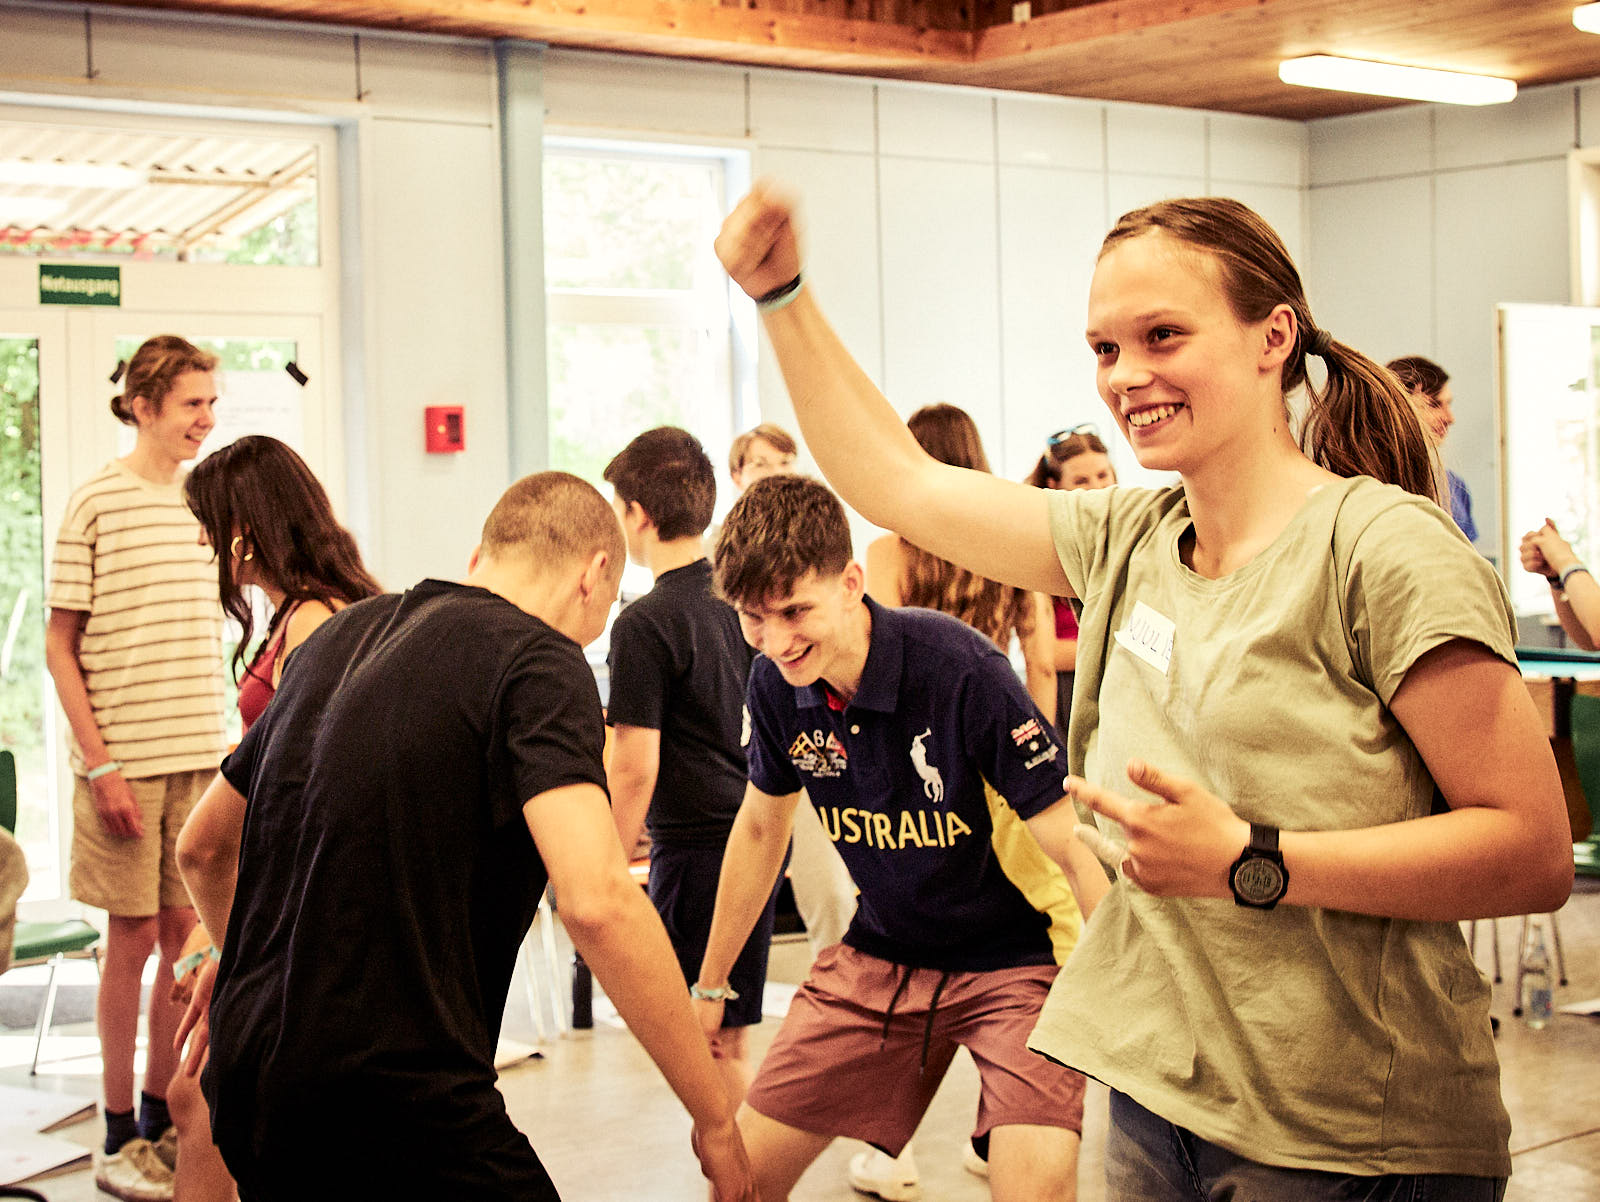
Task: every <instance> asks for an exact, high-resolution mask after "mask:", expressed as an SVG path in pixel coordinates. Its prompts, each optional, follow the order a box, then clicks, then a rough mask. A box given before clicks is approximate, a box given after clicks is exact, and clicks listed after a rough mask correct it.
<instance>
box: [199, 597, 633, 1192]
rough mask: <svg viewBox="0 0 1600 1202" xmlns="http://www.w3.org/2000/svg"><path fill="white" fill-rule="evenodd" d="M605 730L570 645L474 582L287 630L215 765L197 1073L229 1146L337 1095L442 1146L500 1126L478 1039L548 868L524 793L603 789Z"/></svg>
mask: <svg viewBox="0 0 1600 1202" xmlns="http://www.w3.org/2000/svg"><path fill="white" fill-rule="evenodd" d="M604 733H605V732H604V726H603V725H602V718H601V712H600V699H599V695H598V692H597V690H596V688H595V683H594V677H593V675H592V673H591V672H590V670H589V668H588V666H587V665H586V664H585V662H584V659H583V654H582V652H581V650H580V649H579V647H578V646H577V644H576V643H574V642H572V640H570V639H568V638H567V637H565V636H564V635H562V634H560V633H559V632H557V631H555V630H553V629H552V628H550V627H549V626H547V625H546V624H545V623H543V622H541V621H539V620H538V619H537V618H534V617H531V616H530V615H528V614H526V613H524V612H523V611H522V610H520V609H518V608H516V607H515V606H514V605H512V604H511V603H510V602H508V601H506V600H504V599H503V598H501V597H498V596H496V595H495V594H493V593H490V592H487V591H485V590H482V589H477V588H470V587H467V586H464V585H459V584H450V583H445V582H442V581H436V580H428V581H424V582H423V583H421V584H419V585H418V586H417V587H416V588H414V589H411V590H410V591H409V592H407V593H405V594H404V595H402V596H383V597H375V598H373V599H371V600H368V601H363V602H361V603H360V604H357V605H352V606H350V607H348V608H347V609H344V610H342V611H341V612H340V613H338V614H336V615H335V616H334V617H332V618H331V619H329V620H328V621H327V622H326V623H324V624H323V625H322V627H320V628H319V629H318V630H317V631H316V633H314V634H313V635H312V636H311V637H310V638H309V639H307V640H306V642H305V643H304V644H303V645H302V646H301V647H300V649H299V650H298V651H297V652H296V653H295V655H294V656H293V657H292V658H291V660H290V661H289V664H288V665H287V668H286V671H285V672H284V676H283V682H282V684H281V685H280V687H279V689H278V693H277V695H276V696H275V697H274V699H273V703H272V705H270V706H269V707H268V708H267V710H266V712H265V713H264V714H263V715H262V717H261V719H260V720H259V721H258V722H257V723H256V724H255V725H254V726H252V727H251V728H250V732H249V734H247V735H246V736H245V739H244V741H243V742H242V743H241V744H240V745H239V748H238V750H237V751H235V752H234V753H233V754H232V755H230V756H229V757H228V758H227V760H225V761H224V763H223V765H222V771H223V775H224V776H226V777H227V779H228V780H229V782H230V783H231V784H232V785H233V786H234V787H235V788H236V789H238V790H239V791H240V792H241V793H243V794H244V795H245V796H246V797H247V798H248V808H247V810H246V814H245V824H244V834H243V845H242V848H241V852H240V857H239V881H238V889H237V892H236V894H235V899H234V905H233V911H232V916H231V918H230V920H229V923H228V931H227V937H226V940H225V941H224V944H223V948H224V951H223V958H222V963H221V965H220V966H219V972H218V977H217V985H216V992H215V995H214V997H213V1001H212V1007H211V1031H212V1036H211V1039H212V1043H211V1062H210V1067H209V1069H208V1070H207V1074H206V1080H205V1084H206V1089H207V1093H208V1096H209V1098H210V1100H211V1104H212V1123H213V1127H214V1131H215V1135H216V1139H217V1143H218V1145H219V1146H220V1147H221V1148H222V1149H223V1150H224V1152H225V1153H226V1154H228V1156H229V1159H230V1161H231V1160H232V1159H233V1157H234V1155H241V1156H248V1157H254V1158H260V1157H264V1156H281V1155H283V1154H285V1153H286V1151H292V1150H293V1147H294V1146H295V1145H294V1141H295V1140H296V1139H297V1138H298V1137H300V1136H301V1135H302V1134H303V1133H305V1131H306V1127H307V1122H308V1117H309V1116H311V1115H326V1114H328V1113H330V1112H334V1111H336V1110H337V1109H338V1108H339V1107H340V1106H344V1107H346V1108H348V1111H349V1113H350V1114H351V1115H352V1116H359V1117H360V1119H362V1120H364V1121H365V1122H366V1123H367V1124H368V1125H369V1126H372V1127H374V1128H375V1129H377V1130H384V1129H386V1125H388V1124H393V1125H394V1126H393V1128H392V1129H393V1130H395V1131H398V1132H404V1133H406V1138H407V1139H408V1140H411V1141H414V1142H413V1145H412V1146H414V1147H416V1148H419V1149H421V1148H423V1147H425V1146H427V1145H428V1144H436V1145H442V1148H441V1151H440V1152H439V1153H438V1154H437V1156H438V1158H441V1159H442V1158H444V1157H446V1156H448V1155H450V1154H451V1152H450V1151H448V1150H450V1149H453V1150H454V1152H455V1153H459V1151H460V1149H461V1146H462V1144H463V1143H464V1142H465V1143H467V1144H469V1145H471V1144H472V1143H473V1141H477V1144H478V1146H482V1144H483V1143H484V1142H485V1141H487V1140H489V1139H491V1137H492V1138H494V1139H504V1138H506V1137H507V1133H508V1132H511V1133H512V1134H514V1132H512V1129H511V1127H510V1121H509V1119H507V1118H505V1112H504V1103H503V1101H502V1100H501V1097H500V1095H499V1093H498V1092H497V1091H496V1090H495V1089H494V1081H495V1070H494V1066H493V1055H494V1048H495V1043H496V1040H497V1038H498V1035H499V1027H500V1019H501V1014H502V1012H503V1010H504V1008H505V1000H506V991H507V988H508V986H509V984H510V980H511V973H512V968H513V966H514V964H515V962H516V955H517V950H518V948H519V946H520V945H521V942H522V940H523V938H524V936H525V935H526V933H527V929H528V927H529V925H530V923H531V922H532V920H533V916H534V914H535V912H536V909H537V906H538V900H539V897H540V895H541V894H542V893H543V891H544V887H545V883H546V873H545V868H544V865H543V863H542V861H541V860H540V858H539V855H538V852H537V850H536V849H535V847H534V843H533V839H532V836H531V835H530V834H529V833H528V828H527V824H526V822H525V820H524V818H523V814H522V807H523V805H524V803H525V802H527V801H528V800H529V799H531V798H533V797H535V796H537V795H538V794H541V793H544V792H546V791H548V790H551V789H555V788H559V787H561V786H564V785H571V784H577V783H584V782H587V783H592V784H598V785H601V786H602V787H604V781H605V775H604V770H603V768H602V764H601V751H602V748H603V745H604ZM419 1131H420V1132H425V1133H427V1134H420V1135H419V1134H417V1133H418V1132H419ZM486 1132H487V1133H488V1134H485V1133H486ZM441 1136H442V1138H441ZM520 1142H521V1144H522V1146H523V1147H526V1141H525V1140H522V1141H520ZM368 1152H369V1149H365V1148H360V1147H357V1148H352V1150H351V1155H352V1156H355V1157H358V1158H359V1157H361V1156H365V1155H367V1154H368ZM430 1155H432V1154H431V1153H430Z"/></svg>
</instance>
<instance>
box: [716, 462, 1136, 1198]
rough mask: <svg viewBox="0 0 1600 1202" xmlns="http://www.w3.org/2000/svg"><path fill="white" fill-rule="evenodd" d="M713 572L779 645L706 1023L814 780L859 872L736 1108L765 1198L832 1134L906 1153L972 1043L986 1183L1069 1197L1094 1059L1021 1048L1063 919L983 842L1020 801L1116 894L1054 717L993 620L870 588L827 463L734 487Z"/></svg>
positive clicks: (1060, 858)
mask: <svg viewBox="0 0 1600 1202" xmlns="http://www.w3.org/2000/svg"><path fill="white" fill-rule="evenodd" d="M716 582H717V588H718V591H719V592H720V593H721V594H722V595H723V596H724V597H725V598H726V599H727V600H728V601H729V602H730V603H731V604H732V605H733V606H734V608H735V610H736V611H737V612H738V614H739V620H740V624H741V626H742V627H743V631H744V636H745V638H746V639H747V640H748V641H749V642H750V644H751V645H752V646H754V647H755V648H756V649H757V650H758V651H760V652H762V653H763V654H762V655H761V656H760V657H758V658H757V660H756V662H755V666H754V668H753V669H752V671H751V675H750V687H749V691H748V693H747V697H746V709H747V714H748V734H749V739H748V747H747V752H748V760H749V775H750V781H749V785H748V787H747V788H746V791H745V797H744V802H743V804H742V805H741V807H740V810H739V816H738V819H737V820H736V822H735V824H734V829H733V834H732V836H731V837H730V839H729V842H728V850H727V853H726V855H725V856H724V858H723V866H722V874H721V879H720V881H719V884H718V891H717V908H716V917H715V919H714V920H713V922H712V926H711V936H710V940H709V942H708V945H707V949H706V955H705V960H704V962H703V963H702V965H701V969H700V976H699V979H698V980H697V981H696V983H695V985H694V986H693V987H692V989H691V992H692V993H693V994H694V996H695V997H696V999H697V1007H698V1009H699V1011H700V1016H701V1025H702V1027H704V1028H705V1029H706V1030H708V1031H715V1030H716V1029H717V1024H718V1023H719V1022H720V1017H721V1010H722V1004H723V1000H724V998H725V997H728V996H730V995H729V993H728V988H727V982H728V972H729V968H730V966H731V965H732V963H733V961H734V958H735V957H736V956H737V954H738V949H739V946H740V944H741V943H742V942H743V939H744V936H745V934H746V933H747V932H748V931H749V930H750V929H751V927H752V925H753V924H754V922H755V919H756V916H757V914H758V913H759V912H760V909H761V906H762V904H763V903H764V901H765V899H766V896H767V893H768V891H770V889H771V887H772V882H773V880H774V878H775V876H776V874H777V872H778V871H779V868H780V866H781V864H782V861H783V855H784V850H785V848H786V846H787V844H788V839H789V824H790V820H791V816H792V814H793V811H794V806H795V800H796V796H797V795H798V793H799V791H800V790H801V789H802V788H805V789H807V790H809V792H810V796H811V800H812V802H813V803H814V804H815V805H816V808H817V812H818V814H819V815H820V816H821V818H822V822H823V826H824V827H825V828H826V830H827V832H828V834H829V836H830V837H831V838H832V839H833V840H834V842H835V844H836V845H837V846H838V848H839V851H840V853H841V854H842V855H843V857H844V860H845V863H846V864H847V865H848V866H849V868H850V872H851V875H852V876H853V877H854V878H855V880H856V883H857V885H858V887H859V888H860V890H861V897H860V905H859V908H858V909H857V911H856V917H855V919H854V921H853V922H852V923H851V925H850V929H849V931H848V932H847V933H846V934H845V938H844V942H843V943H842V944H839V945H836V946H835V947H833V948H830V949H828V950H826V951H825V952H824V953H823V954H822V955H821V956H819V957H818V959H817V961H816V963H815V964H814V965H813V967H812V971H811V975H810V977H809V978H808V979H807V981H806V983H805V985H804V986H803V987H802V988H801V989H800V991H799V993H797V994H796V996H795V1001H794V1005H793V1006H792V1007H791V1009H790V1011H789V1015H788V1018H787V1019H785V1021H784V1025H783V1029H782V1030H781V1031H780V1032H779V1033H778V1036H777V1039H776V1040H775V1041H774V1043H773V1045H772V1048H771V1050H770V1051H769V1052H768V1053H767V1057H766V1059H765V1061H764V1062H763V1063H762V1066H761V1069H760V1071H759V1073H758V1074H757V1076H756V1079H755V1082H754V1084H753V1085H752V1086H751V1089H750V1093H749V1096H748V1098H747V1099H746V1104H745V1106H744V1108H743V1109H742V1110H741V1111H740V1118H739V1123H740V1128H741V1130H742V1131H743V1133H744V1137H745V1142H746V1146H747V1148H748V1149H749V1152H750V1159H751V1165H752V1167H753V1168H754V1170H755V1173H756V1180H757V1183H758V1186H759V1188H760V1192H761V1196H762V1198H763V1199H766V1202H781V1199H784V1198H787V1197H788V1196H789V1191H790V1190H791V1189H792V1188H793V1186H794V1183H795V1182H796V1181H797V1180H798V1179H799V1177H800V1175H801V1173H803V1172H804V1171H805V1169H806V1167H807V1166H808V1165H809V1164H810V1163H811V1162H812V1161H813V1160H815V1159H816V1157H817V1156H818V1155H820V1154H821V1152H822V1150H823V1149H824V1148H825V1147H826V1146H827V1145H828V1144H829V1143H830V1142H831V1141H832V1140H833V1139H834V1138H835V1137H837V1136H849V1137H852V1138H855V1139H861V1140H865V1141H866V1142H867V1143H870V1144H873V1145H875V1146H877V1147H879V1148H882V1149H883V1150H884V1151H886V1152H888V1153H889V1154H890V1155H895V1154H897V1153H898V1152H899V1151H900V1149H901V1148H902V1147H903V1146H904V1145H905V1143H906V1141H907V1140H908V1139H910V1137H911V1134H912V1132H913V1131H914V1130H915V1129H916V1126H917V1123H918V1121H919V1120H920V1119H921V1117H922V1114H923V1112H924V1111H925V1110H926V1108H927V1106H928V1103H929V1102H930V1101H931V1100H932V1098H933V1095H934V1092H935V1091H936V1090H937V1088H938V1085H939V1081H940V1079H941V1078H942V1077H943V1075H944V1072H945V1070H946V1068H947V1067H948V1066H949V1063H950V1060H951V1058H952V1057H953V1056H954V1054H955V1050H956V1048H957V1047H958V1046H965V1047H966V1048H967V1049H968V1050H969V1051H970V1052H971V1054H972V1057H973V1060H974V1061H975V1062H976V1063H977V1065H978V1072H979V1077H980V1080H981V1093H980V1098H979V1103H978V1114H977V1119H976V1123H975V1126H974V1131H973V1135H974V1138H975V1139H977V1140H979V1141H983V1140H985V1139H987V1140H988V1143H989V1166H990V1178H989V1180H990V1188H991V1190H992V1192H993V1195H994V1197H995V1198H997V1199H1000V1200H1001V1202H1009V1200H1012V1199H1021V1198H1024V1197H1026V1198H1035V1197H1050V1198H1061V1199H1071V1198H1073V1197H1074V1196H1075V1195H1076V1178H1077V1157H1078V1142H1079V1135H1080V1133H1081V1130H1082V1118H1083V1088H1084V1081H1083V1077H1082V1076H1081V1075H1079V1074H1078V1073H1076V1072H1073V1071H1072V1070H1070V1069H1067V1068H1064V1067H1062V1066H1061V1065H1058V1064H1054V1063H1052V1062H1050V1061H1047V1060H1045V1059H1043V1058H1042V1057H1040V1056H1037V1055H1035V1054H1034V1053H1032V1052H1029V1051H1028V1050H1027V1047H1026V1041H1027V1038H1028V1035H1029V1033H1030V1032H1031V1031H1032V1029H1033V1025H1034V1022H1035V1020H1036V1018H1037V1016H1038V1013H1039V1009H1040V1007H1041V1006H1042V1005H1043V1003H1044V998H1045V994H1046V993H1047V992H1048V990H1049V987H1050V983H1051V981H1052V980H1053V979H1054V977H1055V974H1056V969H1057V966H1058V965H1057V958H1056V953H1055V949H1054V947H1053V944H1052V939H1051V931H1050V920H1049V918H1048V917H1046V916H1045V915H1044V914H1043V913H1041V912H1040V911H1039V910H1037V909H1036V908H1034V906H1032V905H1031V904H1030V903H1029V902H1028V900H1027V898H1025V897H1024V896H1023V894H1022V893H1021V892H1020V891H1019V890H1018V889H1017V887H1016V886H1015V885H1013V884H1012V882H1011V879H1010V878H1009V877H1008V875H1007V873H1006V871H1005V867H1004V866H1003V864H1002V863H1001V859H1000V857H999V856H998V855H997V854H996V850H995V847H994V845H993V843H992V842H991V838H992V835H993V831H994V824H993V821H992V818H991V812H992V811H991V807H992V806H998V805H1006V804H1009V805H1010V806H1011V807H1012V808H1013V809H1014V810H1015V811H1016V812H1017V813H1018V814H1019V815H1021V817H1022V818H1024V819H1025V820H1026V821H1027V824H1028V827H1029V829H1030V830H1031V831H1032V833H1033V836H1034V838H1035V840H1037V843H1038V848H1035V849H1034V850H1035V851H1036V852H1038V849H1039V848H1042V849H1043V852H1040V853H1039V854H1044V853H1048V854H1049V856H1050V858H1052V859H1054V860H1055V861H1056V862H1057V863H1058V864H1059V865H1060V866H1061V868H1062V869H1063V870H1064V871H1065V872H1066V875H1067V879H1068V881H1069V883H1070V884H1071V885H1072V887H1073V891H1074V893H1075V894H1076V895H1077V898H1078V903H1079V906H1080V908H1081V909H1082V910H1083V912H1084V913H1085V914H1086V915H1087V914H1088V913H1089V912H1090V911H1091V910H1092V908H1093V906H1094V905H1095V903H1096V902H1097V901H1098V900H1099V897H1100V895H1101V894H1102V893H1103V892H1104V891H1105V889H1106V877H1105V875H1104V873H1103V871H1102V870H1101V868H1100V866H1099V864H1098V862H1097V861H1096V860H1095V858H1094V856H1093V855H1092V854H1090V853H1089V851H1088V849H1087V848H1085V847H1083V845H1082V844H1080V843H1079V842H1078V841H1077V840H1076V839H1074V838H1073V835H1072V831H1073V827H1074V826H1075V825H1076V816H1075V812H1074V810H1073V807H1072V806H1071V805H1070V804H1064V803H1066V798H1065V796H1064V785H1063V780H1064V777H1065V776H1066V757H1065V755H1064V754H1063V753H1062V751H1061V749H1060V748H1059V747H1058V746H1057V745H1056V742H1055V739H1054V737H1053V734H1052V733H1051V730H1050V727H1049V724H1048V722H1046V721H1045V719H1044V718H1043V716H1042V715H1041V714H1040V713H1039V711H1038V710H1037V709H1036V708H1035V706H1034V705H1033V702H1032V701H1031V700H1030V699H1029V697H1028V694H1027V691H1026V690H1025V689H1024V688H1023V687H1022V684H1021V682H1020V681H1019V680H1018V679H1017V677H1016V674H1015V673H1014V672H1013V671H1012V669H1011V665H1010V663H1009V662H1008V661H1007V660H1006V658H1005V656H1003V655H1002V654H1001V653H1000V652H999V651H998V650H997V649H996V648H995V646H994V644H993V643H991V642H990V641H989V640H988V639H986V638H984V637H983V636H982V635H980V634H978V633H977V632H976V631H974V630H972V629H971V628H970V627H968V626H966V625H964V624H963V623H961V622H959V621H957V620H956V619H954V618H951V617H948V616H946V615H943V614H937V613H934V612H932V611H929V610H918V609H908V610H890V609H884V608H883V607H881V606H879V605H877V604H876V603H875V602H873V601H872V600H870V599H869V598H867V597H866V595H865V588H864V575H863V572H862V569H861V565H860V564H858V563H856V562H854V561H853V560H852V559H851V552H850V533H849V527H848V525H847V523H846V520H845V514H844V508H843V506H842V505H841V504H840V503H839V500H838V498H836V497H835V496H834V495H833V494H832V493H831V492H830V491H828V489H827V488H826V487H825V486H823V485H822V484H820V483H818V482H817V481H815V480H810V479H806V478H804V477H798V476H776V477H772V478H769V479H766V480H762V481H760V482H759V483H757V484H756V485H754V486H753V487H752V488H751V489H750V490H749V491H748V492H747V493H746V494H745V495H744V497H743V498H741V499H740V501H739V503H738V504H737V505H735V506H734V508H733V511H732V512H731V513H730V514H729V515H728V519H727V522H726V523H725V524H724V526H723V529H722V535H721V537H720V539H719V540H718V542H717V549H716ZM1002 798H1003V799H1004V800H1001V799H1002Z"/></svg>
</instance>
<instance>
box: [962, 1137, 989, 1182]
mask: <svg viewBox="0 0 1600 1202" xmlns="http://www.w3.org/2000/svg"><path fill="white" fill-rule="evenodd" d="M961 1167H962V1168H964V1169H966V1170H967V1172H969V1173H972V1174H974V1175H975V1176H978V1177H987V1176H988V1175H989V1162H988V1161H987V1160H985V1159H984V1158H983V1157H981V1156H979V1155H978V1149H976V1148H974V1147H973V1146H972V1141H971V1140H970V1139H969V1140H968V1141H967V1146H966V1148H965V1149H964V1150H963V1151H962V1153H961Z"/></svg>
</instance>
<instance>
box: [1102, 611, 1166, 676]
mask: <svg viewBox="0 0 1600 1202" xmlns="http://www.w3.org/2000/svg"><path fill="white" fill-rule="evenodd" d="M1177 629H1178V628H1177V626H1176V625H1174V624H1173V621H1172V619H1171V618H1168V617H1164V616H1163V615H1161V614H1159V613H1157V612H1156V611H1155V610H1153V609H1151V608H1150V607H1149V606H1148V605H1146V604H1145V603H1144V602H1143V601H1135V602H1134V603H1133V613H1132V614H1131V615H1130V616H1129V618H1128V624H1127V626H1125V627H1124V628H1123V629H1121V630H1119V631H1117V633H1116V639H1117V642H1118V643H1120V644H1121V645H1122V646H1124V647H1126V648H1127V649H1128V650H1129V651H1131V652H1133V653H1134V654H1135V655H1137V656H1138V657H1139V658H1140V659H1142V660H1144V662H1145V663H1147V664H1149V665H1150V666H1151V667H1152V668H1154V669H1155V670H1156V671H1158V672H1160V673H1161V675H1163V676H1165V675H1166V674H1167V669H1168V668H1169V667H1170V666H1171V665H1172V639H1173V636H1174V634H1176V633H1177Z"/></svg>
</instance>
